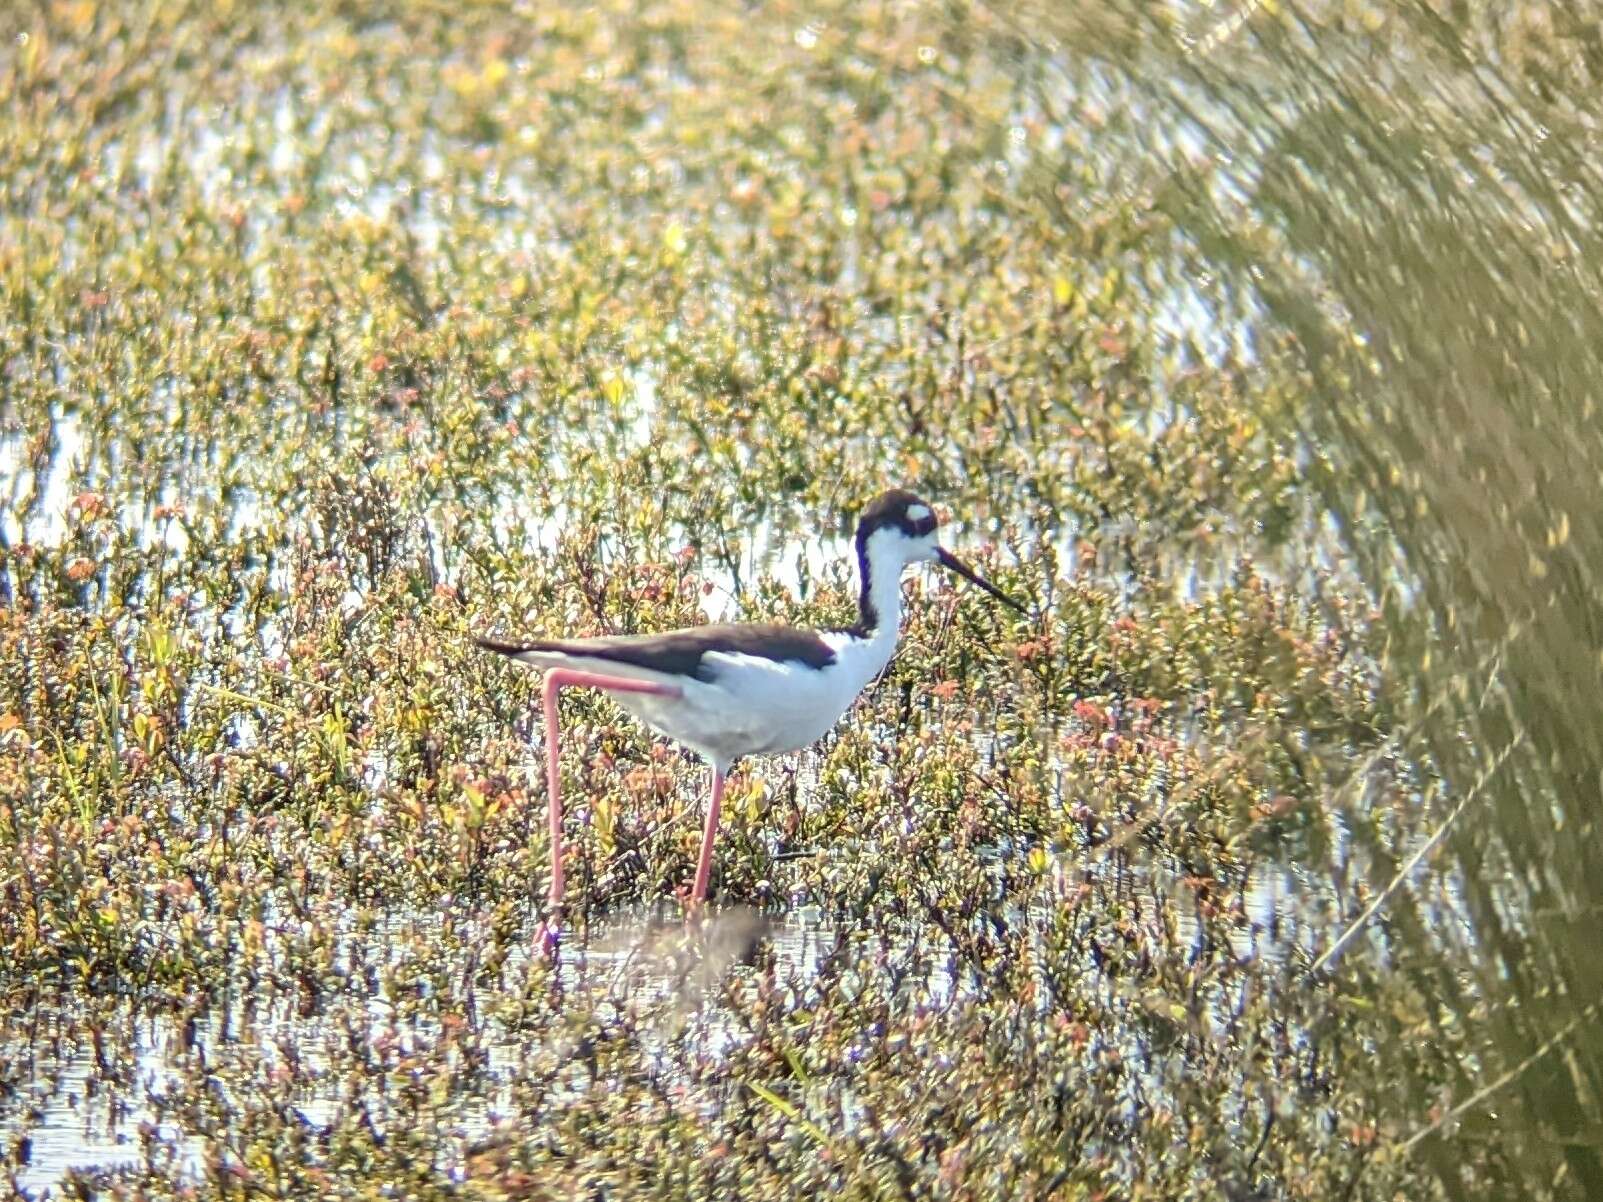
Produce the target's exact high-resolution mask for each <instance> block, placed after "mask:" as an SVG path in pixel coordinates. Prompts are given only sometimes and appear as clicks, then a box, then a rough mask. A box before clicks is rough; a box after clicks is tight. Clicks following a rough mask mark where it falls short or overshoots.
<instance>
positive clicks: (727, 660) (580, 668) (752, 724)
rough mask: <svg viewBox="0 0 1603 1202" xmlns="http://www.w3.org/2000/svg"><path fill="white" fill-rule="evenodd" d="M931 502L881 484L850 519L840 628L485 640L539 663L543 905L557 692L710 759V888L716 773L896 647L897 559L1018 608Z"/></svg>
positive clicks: (791, 744) (846, 691) (557, 793)
mask: <svg viewBox="0 0 1603 1202" xmlns="http://www.w3.org/2000/svg"><path fill="white" fill-rule="evenodd" d="M936 525H937V522H936V518H935V511H934V510H933V509H931V508H930V507H929V506H928V505H927V504H925V503H924V502H923V501H921V500H919V499H918V497H916V496H914V495H913V494H912V493H910V492H908V491H907V490H906V489H901V488H893V489H891V490H890V491H889V492H886V493H882V494H881V495H880V496H878V497H877V498H875V499H874V501H873V502H872V503H871V504H869V506H868V507H867V508H866V509H864V510H863V512H862V515H861V517H859V519H858V522H857V567H858V572H859V575H860V577H861V580H862V590H861V594H860V596H859V598H858V603H857V608H858V613H857V623H856V624H855V625H853V626H850V627H847V628H846V629H844V630H798V629H797V628H795V627H793V626H778V625H768V624H742V625H732V624H726V623H720V624H717V625H711V626H694V627H691V628H689V629H686V630H674V631H669V632H668V633H666V634H654V635H609V636H604V637H601V638H590V639H546V640H540V641H537V642H528V643H504V642H499V641H497V640H494V639H479V640H478V643H479V645H480V646H481V647H485V648H487V649H489V650H491V651H498V652H500V653H501V654H502V655H507V656H511V657H512V658H513V659H517V660H522V661H523V662H524V663H530V664H534V665H536V666H537V667H540V668H544V669H545V670H546V674H545V682H544V687H543V689H542V697H543V700H544V703H545V741H546V787H547V794H548V796H549V799H550V821H551V895H550V900H551V905H552V907H553V911H554V910H555V908H556V907H557V906H558V905H560V904H561V901H562V893H563V878H562V800H561V790H560V781H559V774H558V771H557V746H558V739H557V693H558V691H559V690H560V689H562V688H563V687H565V686H567V685H587V686H589V687H590V688H595V689H601V690H603V691H604V692H606V693H607V694H609V695H610V696H611V697H612V698H613V699H614V700H615V701H616V702H617V703H618V704H619V705H620V706H622V707H623V708H624V709H625V710H627V711H629V712H630V713H631V714H633V715H635V717H637V718H639V719H640V720H641V721H643V722H644V723H645V724H646V725H647V726H650V727H651V728H652V729H654V730H656V731H659V732H660V733H662V734H664V735H666V736H667V737H668V738H670V739H673V740H674V741H675V742H678V743H681V744H683V745H684V746H686V747H688V748H690V749H691V750H692V751H694V752H696V753H698V754H699V755H700V756H701V757H702V758H703V759H705V760H706V761H707V762H708V763H709V764H710V765H711V766H712V800H711V801H710V803H709V804H708V807H707V827H706V832H705V834H704V835H703V836H702V840H701V858H700V860H699V862H698V863H697V865H696V882H695V886H694V888H693V889H692V891H691V904H692V906H694V905H696V904H698V903H700V902H701V900H702V899H703V898H704V897H705V896H706V892H707V878H708V876H709V875H710V874H711V870H712V845H713V840H714V839H715V838H716V837H717V834H718V809H719V806H720V804H721V803H722V800H723V791H724V774H725V773H727V772H728V771H729V768H730V765H731V764H732V763H733V762H734V761H735V760H737V759H739V758H741V757H742V756H751V755H775V754H778V753H780V752H785V751H795V750H797V749H799V748H802V747H805V746H807V745H808V744H809V743H811V742H813V741H814V740H816V739H818V738H819V737H820V736H822V735H823V734H824V733H825V732H826V731H828V730H829V728H830V727H832V726H834V725H835V722H836V720H837V719H838V718H839V717H840V716H841V715H842V714H844V713H845V712H846V710H847V708H848V707H849V706H850V705H851V703H852V701H853V700H854V699H855V698H856V696H857V694H858V693H860V692H861V691H862V690H863V688H864V686H866V685H867V684H868V682H869V681H871V680H872V679H874V677H875V676H876V675H878V674H879V671H880V669H882V668H883V667H884V666H885V665H886V664H887V663H888V662H889V661H890V658H891V654H892V653H893V652H894V651H895V650H896V641H897V638H898V637H899V635H900V633H901V629H900V628H901V614H902V587H901V576H902V569H903V568H905V567H906V566H907V565H908V564H911V563H919V562H922V561H925V560H934V561H936V562H937V563H939V564H942V565H943V566H945V567H948V568H950V569H951V570H952V571H954V572H956V573H957V574H958V575H959V576H962V577H964V578H965V579H968V580H971V581H973V582H974V583H975V584H977V585H979V586H980V587H981V588H983V589H984V590H985V591H986V592H988V593H990V594H991V595H992V596H994V597H996V598H998V599H1000V600H1002V601H1004V602H1006V603H1007V604H1008V605H1011V606H1012V607H1013V608H1015V609H1017V610H1018V611H1019V612H1020V613H1023V612H1025V610H1024V607H1023V606H1022V605H1020V604H1019V603H1018V602H1017V601H1015V600H1013V599H1012V598H1011V597H1009V596H1007V595H1006V594H1005V593H1003V592H1002V591H1001V590H1000V589H998V588H997V587H996V586H995V585H993V584H991V583H990V581H988V580H986V579H984V578H983V577H981V576H980V575H979V574H978V573H976V572H975V571H974V570H973V569H971V568H970V567H968V566H967V565H966V564H964V563H963V562H962V561H961V560H960V559H958V558H957V557H956V556H954V555H953V554H951V552H949V551H947V550H946V549H945V548H944V547H942V546H940V544H939V543H937V542H936V541H935V527H936Z"/></svg>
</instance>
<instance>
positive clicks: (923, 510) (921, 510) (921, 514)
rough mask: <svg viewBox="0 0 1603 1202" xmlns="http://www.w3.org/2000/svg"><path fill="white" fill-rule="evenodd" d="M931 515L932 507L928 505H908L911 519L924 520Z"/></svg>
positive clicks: (915, 520) (908, 514)
mask: <svg viewBox="0 0 1603 1202" xmlns="http://www.w3.org/2000/svg"><path fill="white" fill-rule="evenodd" d="M929 515H930V507H929V506H928V505H909V506H908V507H907V516H908V519H909V520H910V521H914V522H922V521H923V520H924V519H925V518H927V517H929Z"/></svg>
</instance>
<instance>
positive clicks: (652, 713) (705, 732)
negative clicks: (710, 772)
mask: <svg viewBox="0 0 1603 1202" xmlns="http://www.w3.org/2000/svg"><path fill="white" fill-rule="evenodd" d="M718 658H719V659H720V660H721V661H729V662H720V664H719V666H718V672H717V676H716V680H715V681H714V682H712V683H706V682H702V681H699V680H690V681H685V682H683V683H682V684H681V686H680V687H681V689H682V690H683V693H684V695H683V696H682V697H678V698H671V697H652V696H649V695H646V694H641V693H616V694H613V698H614V700H616V701H617V703H618V705H619V706H620V707H622V708H623V709H624V710H626V711H628V712H629V713H631V714H634V715H635V716H636V717H637V718H639V719H640V720H641V721H642V722H644V723H646V725H648V726H650V727H651V728H652V729H654V730H656V731H658V732H659V733H661V734H663V735H666V736H667V737H668V738H670V739H673V740H674V741H675V742H678V743H683V744H684V745H685V746H686V747H689V748H691V749H692V750H693V751H696V752H699V753H700V754H701V755H703V756H704V757H706V758H707V759H709V760H711V761H713V762H714V763H715V764H720V765H724V766H727V765H728V764H729V763H730V762H731V761H732V760H736V759H739V758H741V757H742V756H752V755H776V754H778V753H780V752H785V751H795V750H798V749H799V748H802V747H806V746H808V745H809V744H811V743H814V742H816V741H817V740H818V739H820V738H822V737H823V736H824V735H825V734H826V733H828V731H829V729H830V728H831V727H832V726H834V725H835V723H836V722H837V721H839V720H840V716H841V715H842V714H843V713H845V712H846V710H847V709H848V708H849V707H850V706H851V703H852V700H853V699H854V698H855V697H856V696H857V693H858V690H859V688H860V686H858V685H856V684H854V682H853V681H852V680H850V679H849V678H847V676H846V674H845V672H843V671H842V666H841V665H840V664H839V662H837V663H835V664H832V665H830V666H829V667H827V668H823V669H813V668H808V667H805V666H803V665H801V664H796V663H775V662H774V661H772V660H763V659H756V658H752V657H747V656H733V655H731V656H719V657H718ZM735 661H738V662H735Z"/></svg>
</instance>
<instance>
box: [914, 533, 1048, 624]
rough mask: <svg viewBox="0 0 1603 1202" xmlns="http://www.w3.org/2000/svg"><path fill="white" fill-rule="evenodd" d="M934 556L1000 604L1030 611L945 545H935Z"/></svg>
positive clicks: (945, 566) (1022, 610) (1025, 611)
mask: <svg viewBox="0 0 1603 1202" xmlns="http://www.w3.org/2000/svg"><path fill="white" fill-rule="evenodd" d="M935 558H936V561H937V562H939V563H940V565H941V566H942V567H943V568H951V569H952V571H954V572H956V573H957V574H958V575H959V576H961V577H963V579H964V580H967V581H969V582H970V583H971V584H977V585H979V586H980V587H981V588H982V589H984V590H985V591H986V592H988V593H990V594H991V596H993V597H995V598H996V599H997V600H998V601H1000V602H1002V604H1004V605H1011V606H1012V607H1013V608H1014V609H1016V610H1018V611H1019V612H1020V613H1021V614H1028V613H1029V612H1030V611H1029V610H1027V609H1025V608H1024V606H1022V605H1020V604H1019V603H1018V602H1017V601H1015V600H1013V598H1012V597H1009V596H1008V595H1007V594H1006V593H1004V592H1003V591H1002V590H1001V589H999V588H997V587H996V585H994V584H992V583H991V582H990V581H989V580H987V579H986V578H985V577H984V576H981V575H980V574H979V573H978V572H976V571H975V570H974V569H973V568H971V567H969V566H968V564H966V563H964V562H963V561H962V560H961V559H959V558H958V557H957V556H955V555H953V554H952V553H951V552H950V551H948V550H947V549H946V548H945V547H936V548H935Z"/></svg>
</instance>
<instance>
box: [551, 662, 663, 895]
mask: <svg viewBox="0 0 1603 1202" xmlns="http://www.w3.org/2000/svg"><path fill="white" fill-rule="evenodd" d="M567 685H584V686H587V687H589V688H592V689H601V690H603V691H604V692H608V693H649V694H651V695H652V696H654V697H683V696H684V691H683V690H682V689H679V688H677V687H675V686H674V685H669V684H656V683H654V682H653V681H649V680H631V679H629V678H628V677H627V676H604V675H602V674H601V673H599V672H581V671H579V670H578V669H576V668H551V669H550V670H548V671H547V672H546V674H545V684H544V686H543V687H542V688H541V690H540V695H541V699H542V700H543V701H544V703H545V787H546V798H547V803H548V805H549V816H550V820H551V894H550V901H551V908H552V909H553V910H555V909H556V907H558V906H560V905H561V904H562V892H563V879H562V770H561V766H560V765H559V764H558V763H557V747H558V740H557V690H558V689H561V688H563V687H565V686H567Z"/></svg>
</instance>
